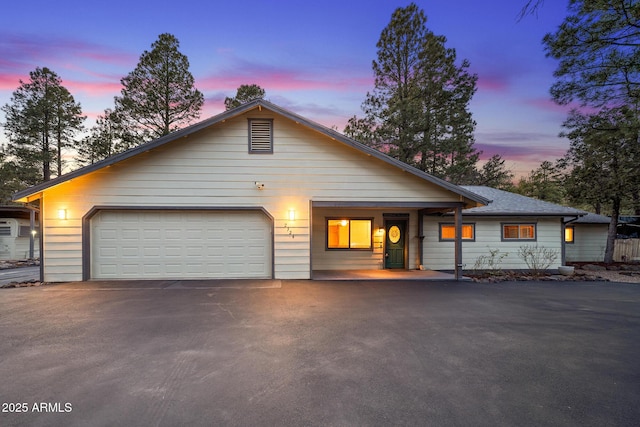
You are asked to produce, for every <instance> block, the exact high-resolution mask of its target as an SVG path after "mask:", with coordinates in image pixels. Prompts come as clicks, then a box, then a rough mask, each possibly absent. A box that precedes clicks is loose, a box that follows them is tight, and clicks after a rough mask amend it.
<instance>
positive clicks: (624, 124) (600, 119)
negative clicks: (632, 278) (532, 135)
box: [564, 107, 640, 262]
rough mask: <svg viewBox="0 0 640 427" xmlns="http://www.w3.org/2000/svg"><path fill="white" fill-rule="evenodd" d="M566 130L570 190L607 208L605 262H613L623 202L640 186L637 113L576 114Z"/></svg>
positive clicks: (623, 109) (622, 109)
mask: <svg viewBox="0 0 640 427" xmlns="http://www.w3.org/2000/svg"><path fill="white" fill-rule="evenodd" d="M564 126H565V127H566V128H567V129H568V132H567V133H566V134H565V136H567V137H568V138H569V141H570V142H571V147H570V149H569V153H568V154H567V158H568V161H569V163H570V164H572V165H573V166H574V168H573V170H572V172H571V175H570V176H571V177H572V179H571V180H569V181H568V184H569V185H571V184H573V186H572V187H570V188H569V190H570V192H571V193H575V194H576V195H580V196H581V197H582V198H583V201H590V202H591V203H593V204H594V206H598V205H600V204H603V205H606V206H607V210H608V213H610V214H611V219H612V220H611V224H610V226H609V237H608V239H607V248H606V250H605V262H613V248H614V242H615V238H616V231H617V225H618V217H619V215H620V213H621V207H622V204H623V201H624V200H625V198H626V199H632V198H633V196H634V194H637V192H638V188H639V185H640V176H639V174H638V159H640V144H638V137H639V135H640V127H639V126H638V121H637V115H636V112H635V111H634V110H632V109H629V108H627V107H620V108H611V109H609V108H604V109H602V110H601V111H600V112H598V113H594V114H581V113H578V112H575V111H574V112H573V113H572V115H571V116H570V117H569V119H568V120H567V121H566V122H565V124H564ZM585 184H586V185H585Z"/></svg>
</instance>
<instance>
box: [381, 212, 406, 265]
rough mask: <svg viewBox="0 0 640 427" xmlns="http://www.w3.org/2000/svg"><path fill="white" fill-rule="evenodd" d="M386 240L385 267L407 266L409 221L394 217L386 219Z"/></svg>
mask: <svg viewBox="0 0 640 427" xmlns="http://www.w3.org/2000/svg"><path fill="white" fill-rule="evenodd" d="M385 228H386V236H387V237H386V242H385V253H384V268H390V269H393V268H402V269H404V268H405V264H404V260H405V256H404V247H405V245H404V243H405V234H406V230H407V221H406V220H400V219H394V220H387V221H385Z"/></svg>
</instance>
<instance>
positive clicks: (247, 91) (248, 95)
mask: <svg viewBox="0 0 640 427" xmlns="http://www.w3.org/2000/svg"><path fill="white" fill-rule="evenodd" d="M265 94H266V92H265V90H264V89H262V88H261V87H260V86H258V85H257V84H252V85H240V87H239V88H238V90H237V91H236V96H235V97H233V98H229V97H226V98H225V99H224V106H225V109H226V110H230V109H232V108H235V107H239V106H241V105H242V104H246V103H247V102H249V101H253V100H254V99H264V96H265Z"/></svg>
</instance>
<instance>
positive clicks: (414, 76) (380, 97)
mask: <svg viewBox="0 0 640 427" xmlns="http://www.w3.org/2000/svg"><path fill="white" fill-rule="evenodd" d="M426 21H427V18H426V16H425V14H424V12H423V11H422V10H420V9H419V8H418V7H417V6H416V5H415V4H413V3H412V4H410V5H409V6H407V7H406V8H398V9H396V11H395V12H394V13H393V15H392V17H391V22H390V23H389V25H387V27H386V28H385V29H384V30H383V31H382V34H381V35H380V40H379V41H378V43H377V48H378V52H377V60H375V61H373V72H374V75H375V87H374V90H373V92H370V93H368V94H367V97H366V100H365V101H364V103H363V110H364V113H365V118H364V119H359V118H357V117H354V118H352V119H351V120H350V121H349V124H348V126H347V127H346V128H345V133H346V134H347V135H348V136H351V137H354V138H361V139H362V141H363V142H365V143H367V144H369V145H371V146H373V147H374V148H377V149H381V150H384V151H386V152H388V154H389V155H391V156H393V157H395V158H397V159H399V160H401V161H403V162H405V163H408V164H411V165H414V166H416V167H418V168H420V169H421V170H424V171H426V172H428V173H431V174H433V175H435V176H438V177H441V178H444V179H447V180H449V181H451V182H455V183H460V182H463V181H465V180H466V179H468V177H469V176H472V175H473V174H474V173H475V172H476V171H475V164H476V162H477V161H478V156H479V153H478V152H477V151H476V150H475V148H474V147H473V142H474V137H473V133H474V130H475V122H474V121H473V119H472V116H471V112H470V111H469V108H468V106H469V102H470V101H471V98H472V96H473V94H474V93H475V91H476V81H477V76H475V75H473V74H470V73H469V72H468V68H469V63H468V61H466V60H465V61H462V63H461V65H457V64H456V53H455V50H454V49H451V48H446V47H445V43H446V38H445V37H444V36H436V35H435V34H433V32H431V31H429V30H428V29H427V27H426Z"/></svg>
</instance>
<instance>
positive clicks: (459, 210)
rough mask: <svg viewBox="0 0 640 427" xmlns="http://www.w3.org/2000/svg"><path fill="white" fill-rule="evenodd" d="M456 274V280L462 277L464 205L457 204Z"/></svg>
mask: <svg viewBox="0 0 640 427" xmlns="http://www.w3.org/2000/svg"><path fill="white" fill-rule="evenodd" d="M455 228H456V242H455V263H456V265H455V272H456V273H455V276H456V280H460V279H462V206H456V211H455Z"/></svg>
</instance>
